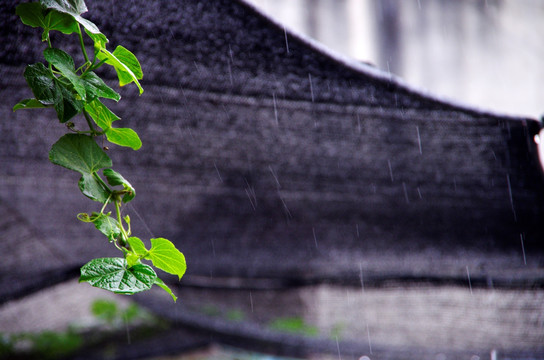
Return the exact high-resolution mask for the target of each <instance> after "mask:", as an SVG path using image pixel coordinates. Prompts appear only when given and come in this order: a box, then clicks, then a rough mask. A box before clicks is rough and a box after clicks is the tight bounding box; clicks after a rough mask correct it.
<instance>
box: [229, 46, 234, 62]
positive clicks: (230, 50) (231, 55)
mask: <svg viewBox="0 0 544 360" xmlns="http://www.w3.org/2000/svg"><path fill="white" fill-rule="evenodd" d="M229 55H230V61H232V64H234V56H233V52H232V48H231V47H230V44H229Z"/></svg>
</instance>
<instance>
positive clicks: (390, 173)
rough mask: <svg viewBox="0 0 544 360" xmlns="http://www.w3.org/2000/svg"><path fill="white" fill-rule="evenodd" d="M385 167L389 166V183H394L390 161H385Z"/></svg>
mask: <svg viewBox="0 0 544 360" xmlns="http://www.w3.org/2000/svg"><path fill="white" fill-rule="evenodd" d="M387 165H388V166H389V175H390V176H391V182H393V181H395V178H394V177H393V167H392V166H391V160H387Z"/></svg>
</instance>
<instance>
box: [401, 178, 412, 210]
mask: <svg viewBox="0 0 544 360" xmlns="http://www.w3.org/2000/svg"><path fill="white" fill-rule="evenodd" d="M402 189H403V190H404V199H405V200H406V203H407V204H409V203H410V199H409V198H408V190H407V189H406V183H405V182H404V181H403V182H402Z"/></svg>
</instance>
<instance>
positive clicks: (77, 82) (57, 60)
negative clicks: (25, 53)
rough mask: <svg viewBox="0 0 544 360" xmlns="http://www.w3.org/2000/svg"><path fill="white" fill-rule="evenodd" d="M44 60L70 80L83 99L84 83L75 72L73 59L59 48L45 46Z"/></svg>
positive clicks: (84, 93)
mask: <svg viewBox="0 0 544 360" xmlns="http://www.w3.org/2000/svg"><path fill="white" fill-rule="evenodd" d="M43 56H44V57H45V60H47V61H48V62H49V63H50V64H51V65H53V66H54V67H55V68H56V69H57V70H58V71H60V72H61V74H62V75H63V76H64V77H65V78H66V79H68V81H70V83H71V84H72V85H73V86H74V90H75V91H76V92H77V93H78V94H79V96H81V98H82V99H85V96H86V92H85V85H84V83H83V81H81V79H80V78H79V76H78V75H77V74H76V71H75V67H74V59H72V57H71V56H70V55H68V54H67V53H66V52H64V51H62V50H60V49H54V48H47V49H45V50H44V52H43Z"/></svg>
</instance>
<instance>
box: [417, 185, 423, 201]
mask: <svg viewBox="0 0 544 360" xmlns="http://www.w3.org/2000/svg"><path fill="white" fill-rule="evenodd" d="M417 194H418V195H419V198H420V199H423V196H422V195H421V190H419V186H418V187H417Z"/></svg>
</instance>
